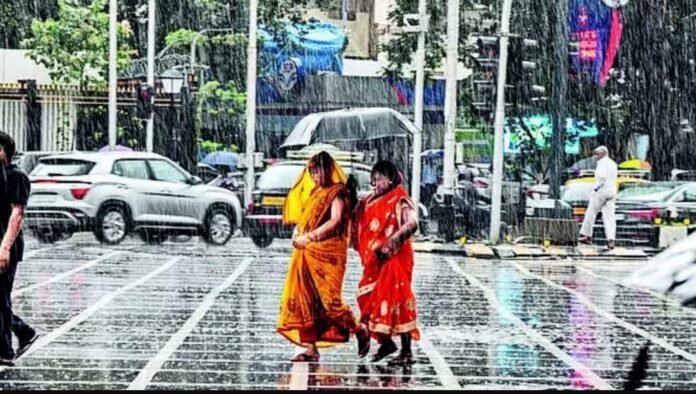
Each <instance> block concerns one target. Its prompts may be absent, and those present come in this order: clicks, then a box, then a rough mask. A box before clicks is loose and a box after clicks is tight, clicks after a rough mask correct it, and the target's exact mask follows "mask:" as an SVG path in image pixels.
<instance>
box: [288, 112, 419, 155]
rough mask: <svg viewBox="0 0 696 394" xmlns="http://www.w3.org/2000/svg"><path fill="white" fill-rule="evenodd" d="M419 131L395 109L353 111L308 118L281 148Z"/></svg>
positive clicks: (294, 130)
mask: <svg viewBox="0 0 696 394" xmlns="http://www.w3.org/2000/svg"><path fill="white" fill-rule="evenodd" d="M417 130H418V129H417V128H416V126H415V125H414V124H413V123H412V122H411V121H410V120H408V118H406V117H405V116H404V115H402V114H401V113H399V112H397V111H395V110H393V109H391V108H351V109H344V110H338V111H329V112H320V113H316V114H311V115H307V116H305V117H304V118H302V120H300V122H298V123H297V125H295V128H293V130H292V132H291V133H290V135H289V136H288V137H287V138H286V139H285V141H284V142H283V144H282V145H281V146H280V147H281V148H287V147H303V146H307V145H310V144H313V143H316V142H323V143H327V144H336V143H339V142H344V143H347V142H359V141H367V140H375V139H380V138H387V137H409V136H411V135H413V134H414V133H416V131H417Z"/></svg>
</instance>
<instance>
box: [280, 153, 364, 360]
mask: <svg viewBox="0 0 696 394" xmlns="http://www.w3.org/2000/svg"><path fill="white" fill-rule="evenodd" d="M332 180H333V181H334V182H335V183H334V184H333V185H331V186H328V187H314V186H313V182H312V181H311V178H310V177H309V171H308V170H306V169H305V172H304V173H303V175H301V176H300V179H299V180H298V182H297V183H296V185H295V186H294V187H293V191H291V193H290V194H289V195H288V201H286V205H285V207H284V210H283V211H284V213H283V215H284V220H285V222H286V223H295V224H297V226H298V229H299V233H300V234H305V233H308V232H310V231H312V230H314V229H316V228H317V227H319V226H321V225H322V224H323V223H324V222H325V220H326V219H327V218H328V217H330V215H331V204H332V203H333V201H334V199H336V198H346V195H347V192H346V187H345V184H344V183H345V175H343V171H342V170H341V169H340V167H338V165H336V164H335V163H334V174H332ZM341 181H342V182H341ZM310 189H311V191H310V192H308V190H310ZM343 227H344V229H342V230H341V231H340V232H339V234H337V235H334V236H332V237H331V238H328V239H325V240H323V241H319V242H310V243H309V244H308V245H307V246H306V247H305V248H303V249H298V248H296V249H294V250H293V252H292V257H291V259H290V267H289V269H288V274H287V277H286V279H285V286H284V288H283V295H282V298H281V303H280V314H279V316H278V324H277V331H278V333H280V334H281V335H283V336H284V337H286V338H287V339H288V340H290V341H291V342H293V343H294V344H296V345H300V346H301V345H302V344H303V343H316V345H317V347H319V348H326V347H330V346H334V345H336V344H338V343H344V342H347V341H348V339H349V338H350V335H351V334H352V333H353V330H354V329H355V327H356V325H357V322H356V320H355V317H354V316H353V312H352V311H351V309H350V307H348V306H347V305H346V304H345V303H344V302H343V298H342V290H343V277H344V274H345V269H346V261H347V257H348V237H347V231H345V227H347V226H343Z"/></svg>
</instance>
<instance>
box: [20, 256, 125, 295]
mask: <svg viewBox="0 0 696 394" xmlns="http://www.w3.org/2000/svg"><path fill="white" fill-rule="evenodd" d="M120 253H121V252H112V253H110V254H107V255H104V256H101V257H99V258H96V259H94V260H91V261H88V262H86V263H84V264H82V265H80V266H78V267H75V268H73V269H71V270H70V271H66V272H63V273H60V274H58V275H56V276H54V277H52V278H50V279H47V280H45V281H43V282H39V283H34V284H33V285H29V286H26V287H22V288H19V289H17V290H15V291H13V292H12V295H13V296H18V295H20V294H22V293H25V292H27V291H31V290H34V289H37V288H39V287H43V286H46V285H48V284H51V283H54V282H58V281H60V280H63V279H65V278H67V277H69V276H71V275H73V274H75V273H77V272H80V271H84V270H86V269H87V268H90V267H94V266H95V265H97V264H99V263H101V262H102V261H104V260H108V259H110V258H112V257H114V256H116V255H117V254H120Z"/></svg>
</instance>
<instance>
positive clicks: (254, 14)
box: [192, 0, 258, 206]
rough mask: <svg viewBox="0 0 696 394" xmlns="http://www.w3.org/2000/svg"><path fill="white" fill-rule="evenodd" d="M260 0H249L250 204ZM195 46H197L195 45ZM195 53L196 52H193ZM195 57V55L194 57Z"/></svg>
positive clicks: (247, 192) (249, 196) (248, 201)
mask: <svg viewBox="0 0 696 394" xmlns="http://www.w3.org/2000/svg"><path fill="white" fill-rule="evenodd" d="M257 18H258V0H249V43H248V46H247V98H246V100H247V101H246V166H247V171H246V187H245V188H244V202H245V204H246V206H249V204H251V201H252V192H253V189H254V184H255V180H254V152H255V151H256V50H257V48H256V24H257ZM194 48H195V47H194ZM192 53H194V54H195V52H192ZM192 58H193V57H192Z"/></svg>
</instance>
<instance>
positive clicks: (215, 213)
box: [204, 207, 234, 245]
mask: <svg viewBox="0 0 696 394" xmlns="http://www.w3.org/2000/svg"><path fill="white" fill-rule="evenodd" d="M232 234H234V220H233V218H232V213H231V212H230V210H229V209H227V208H224V207H215V208H213V209H212V210H211V211H210V212H209V213H208V215H207V217H206V220H205V234H204V235H205V237H204V238H205V240H206V242H208V243H209V244H212V245H225V244H226V243H227V241H229V240H230V238H232Z"/></svg>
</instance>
